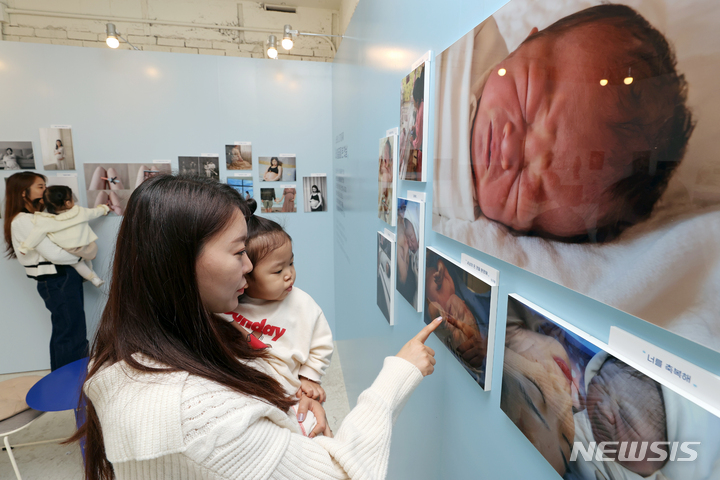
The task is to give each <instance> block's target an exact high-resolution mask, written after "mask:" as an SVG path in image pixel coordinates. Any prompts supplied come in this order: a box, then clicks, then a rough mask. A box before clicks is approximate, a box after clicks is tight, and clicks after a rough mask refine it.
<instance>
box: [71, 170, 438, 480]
mask: <svg viewBox="0 0 720 480" xmlns="http://www.w3.org/2000/svg"><path fill="white" fill-rule="evenodd" d="M248 213H249V210H248V209H247V205H246V204H245V201H244V200H243V199H242V197H241V196H240V194H239V193H238V192H237V191H235V190H234V189H233V188H232V187H230V186H228V185H225V184H221V183H218V182H216V181H213V180H210V179H204V178H199V177H197V176H196V177H183V176H179V177H176V176H170V175H162V176H157V177H154V178H151V179H149V180H147V181H146V182H144V183H142V184H141V185H140V186H139V187H138V188H137V189H136V190H135V191H134V192H133V194H132V196H131V197H130V200H129V202H128V206H127V209H126V211H125V216H124V217H123V222H122V225H121V227H120V231H119V233H118V241H117V247H116V252H115V262H114V264H113V275H112V280H111V284H110V292H109V298H108V302H107V305H106V307H105V310H104V312H103V314H102V318H101V320H100V326H99V329H98V333H97V336H96V338H95V342H94V344H93V349H92V353H91V367H90V371H89V372H88V377H87V380H86V382H85V386H84V392H85V393H86V395H87V411H86V413H87V422H86V423H85V424H84V425H83V427H82V428H81V429H80V430H79V431H78V433H77V434H76V436H75V439H80V438H85V439H86V443H85V445H86V447H85V452H86V477H87V478H88V479H91V480H97V479H111V478H118V479H140V478H153V479H174V480H175V479H185V478H188V479H189V478H192V479H225V478H227V479H230V478H268V479H269V478H278V479H279V478H287V479H290V478H298V479H300V478H302V479H316V478H321V477H322V478H360V477H364V478H365V477H372V478H384V476H385V473H386V469H387V460H388V455H389V443H390V436H391V428H392V422H393V419H394V418H395V417H396V415H397V413H398V412H399V410H400V408H401V406H402V405H403V404H404V401H405V399H406V398H407V396H408V395H409V394H410V392H412V390H413V389H414V388H415V387H416V386H417V385H418V383H419V382H420V380H421V379H422V377H423V375H428V374H430V373H432V370H433V364H434V363H435V360H434V358H433V354H434V352H433V351H432V350H431V349H430V348H428V347H426V346H425V345H423V342H424V341H425V339H427V336H428V335H430V333H431V332H432V330H433V329H434V327H436V326H437V324H439V322H434V323H433V324H431V325H430V326H428V327H426V328H425V329H423V330H422V331H421V332H420V334H418V336H417V337H415V338H414V339H413V340H411V341H410V342H408V344H407V345H405V347H403V349H402V350H401V351H400V353H398V356H397V357H389V358H387V359H386V360H385V366H384V367H383V370H382V371H381V373H380V375H379V376H378V378H377V380H376V381H375V383H374V384H373V386H372V387H371V388H370V389H369V390H367V391H366V392H365V393H363V394H362V395H361V396H360V398H359V400H358V406H357V407H356V408H355V409H354V410H353V411H352V412H351V413H350V414H349V415H348V416H347V417H346V419H345V422H344V425H346V424H347V425H348V426H347V427H345V428H340V430H339V431H338V435H337V437H336V438H331V437H332V434H331V432H330V430H329V428H327V424H326V421H325V415H324V412H323V410H322V407H321V406H320V404H319V403H317V402H315V401H314V400H312V399H309V398H307V397H303V398H302V399H301V400H300V405H299V407H298V411H299V414H298V418H297V419H296V418H295V416H294V415H292V414H290V413H289V408H290V406H291V405H293V404H294V403H296V402H297V400H296V399H294V398H289V397H287V396H285V393H284V391H283V389H282V387H281V386H280V384H279V383H278V382H277V381H276V380H275V379H274V378H272V377H271V376H270V375H269V374H268V373H265V372H269V371H270V370H269V367H268V366H267V364H266V362H265V360H264V358H265V356H266V353H265V352H264V351H263V350H253V348H252V347H251V344H250V343H249V338H250V337H252V336H246V335H244V334H243V333H241V332H240V331H238V330H237V329H236V328H235V327H233V326H232V325H231V324H229V323H228V322H226V321H224V320H222V319H221V318H220V317H219V316H218V315H216V314H217V313H220V312H228V311H231V310H233V309H234V308H236V307H237V305H238V296H239V295H241V294H242V293H243V291H244V288H245V286H246V285H247V282H246V280H245V275H246V274H247V273H248V272H250V270H251V269H252V264H251V263H250V261H249V260H248V258H247V256H246V254H245V238H246V235H247V227H246V224H245V218H244V215H245V214H248ZM149 232H152V234H149ZM252 338H254V337H252ZM398 357H399V358H398ZM308 410H311V411H312V412H313V413H315V416H316V417H317V418H318V426H317V427H316V428H315V429H314V430H313V432H312V434H313V435H314V434H319V433H323V434H324V435H323V436H320V437H317V438H315V439H309V438H307V437H305V436H303V435H302V434H301V432H300V428H299V424H298V421H302V418H300V417H301V416H304V415H305V413H306V412H307V411H308Z"/></svg>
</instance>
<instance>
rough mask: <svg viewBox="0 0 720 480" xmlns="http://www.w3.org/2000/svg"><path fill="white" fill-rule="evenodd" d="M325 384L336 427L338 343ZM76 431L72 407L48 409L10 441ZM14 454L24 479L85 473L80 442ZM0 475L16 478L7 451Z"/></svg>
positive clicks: (344, 407) (341, 390)
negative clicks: (57, 409)
mask: <svg viewBox="0 0 720 480" xmlns="http://www.w3.org/2000/svg"><path fill="white" fill-rule="evenodd" d="M48 373H49V370H47V371H40V372H25V373H20V374H8V375H0V381H3V380H9V379H10V378H13V377H18V376H22V375H46V374H48ZM323 387H324V388H325V392H326V393H327V401H326V402H325V405H324V406H325V413H326V414H327V419H328V422H329V423H330V428H331V429H332V430H333V431H336V430H337V428H338V426H339V425H340V422H341V421H342V419H343V418H345V415H347V414H348V412H349V411H350V406H349V404H348V399H347V392H346V390H345V380H344V378H343V373H342V366H341V363H340V355H338V351H337V346H336V348H335V353H334V354H333V358H332V362H331V363H330V367H328V371H327V373H326V375H325V378H324V379H323ZM74 431H75V416H74V415H73V412H72V411H65V412H55V413H46V414H44V415H42V416H41V417H40V418H38V419H37V420H35V422H34V423H32V424H31V425H30V426H29V427H28V428H26V429H25V430H22V431H20V432H18V433H16V434H14V435H11V436H10V444H11V445H12V444H22V443H31V442H38V441H43V440H52V439H59V438H67V437H69V436H70V435H71V434H72V433H73V432H74ZM0 443H2V442H0ZM13 454H14V455H15V460H16V461H17V464H18V468H19V470H20V474H21V475H22V478H23V480H81V479H82V477H83V475H82V457H81V454H80V447H79V446H78V445H77V444H73V445H60V444H57V443H51V444H44V445H34V446H27V447H19V448H15V449H13ZM0 479H2V480H12V479H15V473H14V472H13V468H12V465H11V464H10V459H9V457H8V455H7V453H6V452H5V451H2V452H0Z"/></svg>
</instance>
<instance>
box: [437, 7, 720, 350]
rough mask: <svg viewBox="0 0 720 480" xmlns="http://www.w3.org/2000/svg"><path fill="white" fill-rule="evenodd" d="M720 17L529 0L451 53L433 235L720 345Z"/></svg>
mask: <svg viewBox="0 0 720 480" xmlns="http://www.w3.org/2000/svg"><path fill="white" fill-rule="evenodd" d="M708 15H720V4H719V3H718V2H717V1H715V0H688V1H678V0H657V1H653V2H636V1H630V0H620V1H619V2H613V4H606V3H603V2H601V1H599V0H590V1H581V0H571V1H567V2H551V3H547V2H543V1H540V0H512V1H511V2H508V3H507V4H506V5H505V6H503V7H502V8H501V9H500V10H498V11H497V12H496V13H495V14H493V15H492V16H491V17H490V18H488V19H487V20H485V21H484V22H482V23H481V24H480V25H478V26H477V27H475V28H474V29H472V30H471V31H470V32H468V33H467V34H466V35H465V36H463V37H462V38H460V39H459V40H458V41H457V42H455V43H454V44H452V45H450V46H449V47H448V48H447V49H446V50H445V51H443V52H442V53H440V54H439V55H438V56H437V57H436V59H435V64H434V66H435V77H434V79H435V81H434V85H435V87H436V90H435V96H434V102H435V110H434V111H435V122H434V135H435V136H434V139H435V141H434V169H433V204H432V205H433V213H432V228H433V230H434V231H436V232H438V233H440V234H443V235H446V236H448V237H450V238H452V239H454V240H457V241H459V242H462V243H465V244H467V245H469V246H470V247H472V248H475V249H477V250H480V251H482V252H484V253H486V254H488V255H491V256H493V257H496V258H499V259H501V260H503V261H506V262H509V263H511V264H513V265H516V266H518V267H520V268H523V269H525V270H527V271H529V272H531V273H533V274H536V275H540V276H542V277H544V278H546V279H548V280H550V281H553V282H556V283H558V284H560V285H563V286H564V287H566V288H569V289H572V290H575V291H577V292H579V293H581V294H583V295H587V296H589V297H591V298H593V299H595V300H597V301H600V302H602V303H605V304H607V305H610V306H612V307H613V308H616V309H619V310H622V311H624V312H627V313H628V314H631V315H634V316H637V317H639V318H641V319H643V320H645V321H648V322H650V323H653V324H655V325H658V326H661V327H663V328H666V329H668V330H670V331H672V332H674V333H677V334H679V335H682V336H684V337H686V338H689V339H690V340H692V341H695V342H698V343H700V344H702V345H705V346H707V347H709V348H712V349H714V350H716V351H720V316H718V314H717V312H718V308H719V304H718V298H720V248H718V245H719V244H718V241H717V238H718V237H719V236H720V157H719V156H718V155H717V152H716V150H717V139H718V138H720V120H718V117H717V115H718V113H717V112H720V91H719V90H718V89H717V85H716V83H715V82H713V81H711V80H709V79H710V78H712V77H714V76H715V75H716V72H718V71H720V29H717V28H715V27H714V26H710V25H709V24H708V23H707V22H706V21H705V20H703V19H705V18H708V17H707V16H708ZM597 28H601V29H602V33H601V34H599V35H596V34H595V32H597V31H599V30H596V29H597ZM630 38H632V39H633V41H637V42H638V43H637V45H636V47H632V48H631V47H630V41H629V40H628V39H630ZM711 45H712V47H711ZM698 49H702V50H703V52H704V53H703V55H702V56H703V61H702V62H699V61H698V60H697V58H698V53H697V52H698ZM549 51H552V55H546V53H547V52H549ZM640 92H642V93H640ZM641 97H642V100H640V98H641ZM560 99H562V102H559V103H556V101H558V100H560ZM601 105H602V107H600V106H601ZM601 110H602V114H599V112H600V111H601ZM621 126H622V127H621ZM690 278H691V279H692V281H691V282H690V283H688V281H687V279H690ZM670 292H672V293H670Z"/></svg>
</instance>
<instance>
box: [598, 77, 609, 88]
mask: <svg viewBox="0 0 720 480" xmlns="http://www.w3.org/2000/svg"><path fill="white" fill-rule="evenodd" d="M607 84H608V81H607V78H603V79H602V80H600V85H602V86H603V87H604V86H605V85H607Z"/></svg>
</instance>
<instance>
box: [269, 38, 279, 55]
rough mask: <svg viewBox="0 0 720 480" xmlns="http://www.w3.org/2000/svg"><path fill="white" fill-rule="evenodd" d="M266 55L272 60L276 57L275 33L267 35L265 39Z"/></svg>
mask: <svg viewBox="0 0 720 480" xmlns="http://www.w3.org/2000/svg"><path fill="white" fill-rule="evenodd" d="M267 56H268V57H270V58H272V59H273V60H274V59H276V58H277V56H278V51H277V37H276V36H275V35H270V36H269V37H268V41H267Z"/></svg>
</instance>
